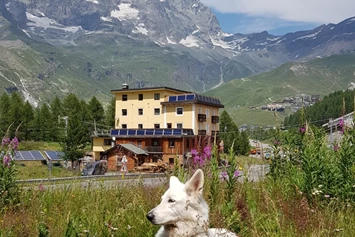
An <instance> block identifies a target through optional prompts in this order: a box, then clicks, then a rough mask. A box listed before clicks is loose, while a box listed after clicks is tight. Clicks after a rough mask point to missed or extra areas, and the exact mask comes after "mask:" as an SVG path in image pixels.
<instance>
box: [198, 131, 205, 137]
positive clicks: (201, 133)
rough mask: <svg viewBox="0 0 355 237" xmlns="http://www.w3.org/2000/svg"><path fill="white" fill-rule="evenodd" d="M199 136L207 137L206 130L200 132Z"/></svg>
mask: <svg viewBox="0 0 355 237" xmlns="http://www.w3.org/2000/svg"><path fill="white" fill-rule="evenodd" d="M198 135H200V136H206V130H198Z"/></svg>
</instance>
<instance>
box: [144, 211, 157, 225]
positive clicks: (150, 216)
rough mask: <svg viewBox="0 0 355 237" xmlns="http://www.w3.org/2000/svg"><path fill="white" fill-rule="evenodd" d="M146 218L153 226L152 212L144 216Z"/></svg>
mask: <svg viewBox="0 0 355 237" xmlns="http://www.w3.org/2000/svg"><path fill="white" fill-rule="evenodd" d="M146 217H147V219H148V220H149V221H150V222H152V223H153V224H154V222H153V220H154V217H155V216H154V214H153V212H149V213H148V214H147V215H146Z"/></svg>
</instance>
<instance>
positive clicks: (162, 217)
mask: <svg viewBox="0 0 355 237" xmlns="http://www.w3.org/2000/svg"><path fill="white" fill-rule="evenodd" d="M203 182H204V178H203V171H202V170H200V169H199V170H197V171H196V172H195V174H194V175H193V176H192V177H191V179H190V180H189V181H187V182H186V184H183V183H181V182H180V181H179V180H178V178H176V177H175V176H172V177H171V178H170V183H169V186H170V187H169V189H168V190H167V191H166V192H165V194H164V195H163V197H162V201H161V203H160V204H159V205H158V206H157V207H155V208H154V209H153V210H151V211H150V212H149V213H148V214H147V218H148V220H149V221H150V222H152V223H153V224H155V225H163V226H162V227H161V228H160V229H159V231H158V233H157V234H156V235H155V236H156V237H192V236H193V237H202V236H204V237H206V236H210V237H237V235H236V234H234V233H232V232H230V231H228V230H225V229H208V225H209V223H208V212H209V210H208V206H207V204H206V202H205V200H204V199H203V197H202V189H203Z"/></svg>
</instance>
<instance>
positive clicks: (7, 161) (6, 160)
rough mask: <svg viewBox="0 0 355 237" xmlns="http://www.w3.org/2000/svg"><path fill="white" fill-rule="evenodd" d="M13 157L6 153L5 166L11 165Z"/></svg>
mask: <svg viewBox="0 0 355 237" xmlns="http://www.w3.org/2000/svg"><path fill="white" fill-rule="evenodd" d="M10 162H11V157H10V156H9V155H5V156H4V159H3V166H6V167H10Z"/></svg>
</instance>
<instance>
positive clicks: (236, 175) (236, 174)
mask: <svg viewBox="0 0 355 237" xmlns="http://www.w3.org/2000/svg"><path fill="white" fill-rule="evenodd" d="M238 177H239V171H238V170H235V171H234V178H238Z"/></svg>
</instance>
